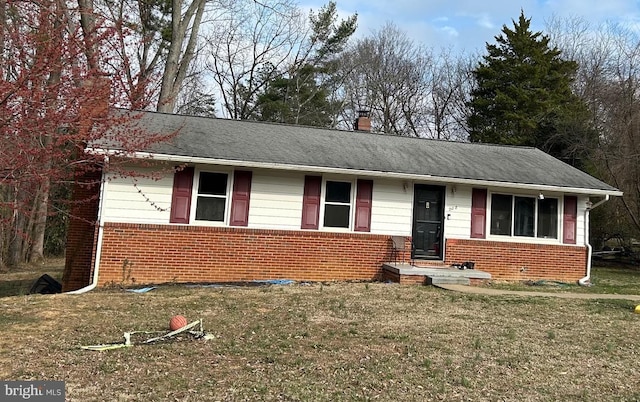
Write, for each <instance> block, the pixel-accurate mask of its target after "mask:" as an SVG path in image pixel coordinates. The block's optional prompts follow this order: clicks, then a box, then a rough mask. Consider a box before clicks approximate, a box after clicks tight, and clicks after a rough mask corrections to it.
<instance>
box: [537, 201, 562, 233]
mask: <svg viewBox="0 0 640 402" xmlns="http://www.w3.org/2000/svg"><path fill="white" fill-rule="evenodd" d="M538 237H545V238H549V239H557V238H558V200H556V199H555V198H545V199H544V200H538Z"/></svg>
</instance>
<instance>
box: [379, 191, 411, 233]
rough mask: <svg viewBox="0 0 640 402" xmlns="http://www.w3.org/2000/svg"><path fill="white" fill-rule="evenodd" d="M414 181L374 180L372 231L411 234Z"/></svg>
mask: <svg viewBox="0 0 640 402" xmlns="http://www.w3.org/2000/svg"><path fill="white" fill-rule="evenodd" d="M412 215H413V183H410V182H403V181H400V180H380V179H376V180H374V181H373V199H372V201H371V233H372V234H388V235H394V236H411V224H412V223H411V219H412Z"/></svg>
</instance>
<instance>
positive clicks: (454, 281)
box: [427, 276, 471, 285]
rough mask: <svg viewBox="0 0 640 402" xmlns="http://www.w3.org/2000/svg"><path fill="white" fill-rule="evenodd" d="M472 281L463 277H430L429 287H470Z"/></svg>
mask: <svg viewBox="0 0 640 402" xmlns="http://www.w3.org/2000/svg"><path fill="white" fill-rule="evenodd" d="M470 283H471V281H470V280H469V278H465V277H462V276H428V277H427V285H440V284H448V285H469V284H470Z"/></svg>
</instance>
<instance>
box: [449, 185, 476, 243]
mask: <svg viewBox="0 0 640 402" xmlns="http://www.w3.org/2000/svg"><path fill="white" fill-rule="evenodd" d="M471 192H472V187H468V186H454V185H448V186H447V189H446V192H445V196H444V237H445V238H452V239H468V238H470V237H471Z"/></svg>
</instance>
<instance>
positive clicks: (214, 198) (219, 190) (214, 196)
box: [195, 171, 229, 222]
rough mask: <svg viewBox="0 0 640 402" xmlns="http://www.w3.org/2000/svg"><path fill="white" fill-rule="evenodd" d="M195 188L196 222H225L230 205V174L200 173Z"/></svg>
mask: <svg viewBox="0 0 640 402" xmlns="http://www.w3.org/2000/svg"><path fill="white" fill-rule="evenodd" d="M196 183H197V185H196V186H195V187H196V188H195V195H196V196H195V200H196V202H195V204H196V205H195V220H196V221H209V222H224V221H225V219H226V216H227V209H228V204H229V174H228V173H224V172H206V171H200V172H198V175H197V182H196Z"/></svg>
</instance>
